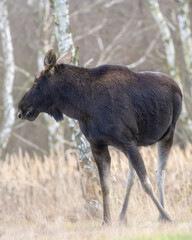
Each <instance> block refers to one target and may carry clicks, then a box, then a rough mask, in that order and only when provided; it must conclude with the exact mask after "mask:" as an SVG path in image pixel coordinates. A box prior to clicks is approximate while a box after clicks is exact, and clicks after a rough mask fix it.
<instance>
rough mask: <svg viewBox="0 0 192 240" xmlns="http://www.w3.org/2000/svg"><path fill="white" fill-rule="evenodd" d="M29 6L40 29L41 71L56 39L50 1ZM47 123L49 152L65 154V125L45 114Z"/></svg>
mask: <svg viewBox="0 0 192 240" xmlns="http://www.w3.org/2000/svg"><path fill="white" fill-rule="evenodd" d="M28 5H29V6H31V7H32V8H33V12H34V15H35V19H36V21H37V25H38V29H37V31H36V33H37V39H38V42H39V44H38V46H39V49H38V54H37V66H38V69H39V70H41V69H42V68H43V62H44V56H45V53H46V52H47V51H48V50H49V49H50V48H52V45H53V44H54V42H55V41H54V39H55V38H54V39H53V38H52V34H51V33H52V28H51V26H52V24H53V19H52V17H51V11H50V10H51V9H50V1H49V0H38V1H37V0H30V1H29V0H28ZM44 119H45V123H46V125H47V130H48V145H49V152H54V153H55V154H61V153H62V154H64V124H63V123H59V122H56V121H55V120H54V119H53V118H51V117H50V116H49V115H48V114H46V113H45V114H44Z"/></svg>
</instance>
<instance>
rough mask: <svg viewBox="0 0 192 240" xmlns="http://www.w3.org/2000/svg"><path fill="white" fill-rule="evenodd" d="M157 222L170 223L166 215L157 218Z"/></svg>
mask: <svg viewBox="0 0 192 240" xmlns="http://www.w3.org/2000/svg"><path fill="white" fill-rule="evenodd" d="M158 222H161V223H165V222H172V220H171V218H170V217H169V216H168V215H165V216H162V215H160V216H159V217H158Z"/></svg>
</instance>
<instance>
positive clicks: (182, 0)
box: [176, 0, 192, 94]
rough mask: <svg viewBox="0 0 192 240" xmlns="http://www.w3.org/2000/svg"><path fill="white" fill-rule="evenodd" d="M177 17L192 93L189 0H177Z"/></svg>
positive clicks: (191, 45) (191, 37)
mask: <svg viewBox="0 0 192 240" xmlns="http://www.w3.org/2000/svg"><path fill="white" fill-rule="evenodd" d="M176 2H177V12H178V13H177V19H178V25H179V32H180V39H181V43H182V48H183V57H184V60H185V65H186V68H187V72H188V77H189V83H190V86H191V94H192V33H191V22H190V18H189V0H176Z"/></svg>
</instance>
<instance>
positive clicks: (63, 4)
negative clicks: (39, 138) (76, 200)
mask: <svg viewBox="0 0 192 240" xmlns="http://www.w3.org/2000/svg"><path fill="white" fill-rule="evenodd" d="M53 6H54V17H55V32H56V39H57V41H58V48H59V52H60V54H62V53H64V52H65V51H67V50H69V49H71V50H72V55H73V59H72V62H73V64H75V65H77V64H78V56H77V55H78V53H77V50H76V49H75V47H74V43H73V39H72V33H71V29H70V24H69V1H68V0H54V1H53ZM68 121H69V126H70V129H71V132H72V140H73V142H74V145H75V147H76V148H77V150H78V153H79V159H80V160H81V161H82V162H83V163H84V165H87V167H88V166H89V163H90V160H91V154H90V148H89V144H88V142H87V140H86V139H85V137H84V136H83V135H82V133H81V131H80V129H79V127H78V122H77V121H76V120H74V119H70V118H68Z"/></svg>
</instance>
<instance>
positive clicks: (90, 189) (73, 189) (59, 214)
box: [0, 0, 192, 240]
mask: <svg viewBox="0 0 192 240" xmlns="http://www.w3.org/2000/svg"><path fill="white" fill-rule="evenodd" d="M191 12H192V1H191V0H146V1H144V0H134V1H133V0H71V1H69V0H15V1H12V0H0V159H1V160H3V161H0V216H1V217H0V237H1V236H4V238H3V237H2V238H1V239H14V240H16V239H19V240H21V239H37V237H38V236H43V237H42V238H39V237H38V239H45V238H44V237H45V235H46V234H47V236H48V237H47V238H46V239H53V238H54V239H55V238H56V239H108V238H107V237H108V236H111V237H112V239H114V237H115V236H117V237H118V239H120V238H119V236H123V234H124V235H125V233H126V234H127V231H129V235H130V236H131V234H132V233H133V232H135V233H136V234H137V235H138V234H140V233H141V232H140V230H142V231H144V232H145V231H146V232H147V234H148V232H149V230H150V231H152V232H153V231H154V229H159V225H157V224H156V214H157V211H156V209H155V208H154V206H153V205H151V201H150V199H149V198H147V197H146V195H145V193H144V192H143V191H142V186H141V185H140V183H139V181H138V179H137V180H136V184H135V186H134V188H133V198H132V196H131V199H132V200H131V199H130V208H129V210H128V211H129V216H130V218H128V224H129V228H127V229H126V232H125V233H123V231H122V228H121V227H119V226H118V227H114V226H113V225H112V226H111V228H110V227H109V228H106V229H107V233H106V237H105V235H102V231H100V230H101V229H100V227H99V228H98V226H97V225H95V220H98V221H100V219H101V214H102V195H101V189H100V186H99V177H98V172H97V171H96V165H95V163H94V161H91V160H92V157H91V154H90V149H89V145H88V143H87V141H86V140H85V138H84V137H83V136H82V134H81V132H80V131H79V128H78V124H77V122H76V121H74V120H72V119H69V118H67V117H66V116H64V121H63V122H60V123H56V122H55V120H54V119H52V118H51V117H50V116H48V115H46V114H43V113H42V114H40V116H39V117H38V118H37V119H36V120H35V121H34V122H29V121H26V120H25V121H22V120H20V119H18V118H17V106H18V103H19V101H20V99H21V97H23V95H24V94H25V93H26V91H27V90H29V89H30V87H31V86H32V85H33V81H34V78H35V74H36V72H37V71H38V70H40V69H42V68H43V60H44V55H45V53H46V52H47V51H48V50H49V49H51V48H54V49H55V50H56V52H57V57H59V56H60V55H61V54H62V53H63V52H64V51H66V50H69V49H72V53H73V60H72V63H71V64H75V65H80V66H84V67H95V66H98V65H101V64H116V65H126V66H128V67H129V68H131V69H132V70H134V71H157V72H158V71H159V72H164V73H167V74H168V75H170V76H171V77H172V78H174V79H175V80H176V81H177V83H178V84H179V86H180V87H181V89H182V92H183V95H184V101H183V110H182V114H181V116H180V119H179V121H178V123H177V127H176V131H175V139H174V147H173V148H172V150H171V154H170V155H171V156H170V158H171V159H170V161H169V162H168V165H167V171H166V172H167V179H166V180H167V181H165V191H166V208H167V209H168V210H169V211H170V215H171V216H172V217H173V219H174V220H176V221H175V222H174V223H173V224H172V225H171V226H169V227H170V229H171V230H170V231H171V232H175V231H177V232H180V233H184V232H189V233H190V234H191V232H192V227H191V226H192V224H191V223H192V220H191V219H192V217H191V214H192V208H191V206H192V198H191V194H192V174H191V173H192V162H191V157H192V145H191V142H192V113H191V106H192V33H191V31H192V28H191V21H192V19H191V16H192V14H191ZM140 152H141V155H142V156H143V158H144V160H145V163H146V167H147V171H148V175H149V179H150V180H151V182H152V185H153V186H155V175H156V172H155V169H156V167H157V166H156V165H157V163H156V161H154V159H157V151H156V150H155V149H154V148H153V147H149V148H141V149H140ZM77 153H78V154H77ZM110 153H111V157H112V159H113V160H114V161H112V171H111V178H110V180H111V183H112V184H111V190H112V191H111V209H112V216H113V217H114V216H117V212H119V211H120V208H121V206H122V201H123V195H124V192H125V189H126V183H127V171H128V164H127V158H126V157H125V156H124V155H123V154H122V153H120V152H119V151H117V150H116V149H113V148H110ZM64 159H65V161H63V160H64ZM155 194H157V188H155ZM138 206H139V208H138ZM138 209H139V211H138ZM146 219H147V221H146ZM79 220H80V221H79ZM85 220H86V221H87V220H88V221H89V222H88V224H87V222H86V224H85V222H84V221H85ZM130 220H131V221H130ZM77 221H79V223H80V225H79V226H80V227H79V228H80V230H78V225H76V226H75V224H73V226H71V225H67V224H68V222H70V223H71V222H72V223H74V222H77ZM91 221H92V222H91ZM148 221H151V223H150V224H151V225H150V226H149V222H148ZM154 222H155V223H154ZM175 223H176V224H175ZM64 224H65V226H64ZM98 225H99V226H100V222H99V224H98ZM63 226H64V227H63ZM74 226H75V227H74ZM164 226H165V228H166V227H167V225H163V227H164ZM18 229H19V230H18ZM23 229H25V231H26V232H24V230H23ZM74 229H75V230H74ZM76 229H77V230H76ZM82 229H84V230H85V229H86V231H84V230H82ZM98 229H99V231H100V234H101V238H98V235H97V234H98ZM114 231H115V232H114ZM160 231H161V229H160ZM21 233H23V235H22V234H21ZM85 233H86V235H85ZM67 234H68V235H67ZM21 235H22V236H23V238H21ZM25 236H27V237H25ZM57 236H58V237H57ZM63 236H65V238H64V237H63ZM66 236H68V238H66ZM85 236H87V238H86V237H85ZM49 237H50V238H49ZM123 239H125V238H123ZM142 239H143V238H142ZM166 239H168V238H166ZM178 239H180V238H178ZM182 239H183V238H182ZM190 239H191V238H190Z"/></svg>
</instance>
